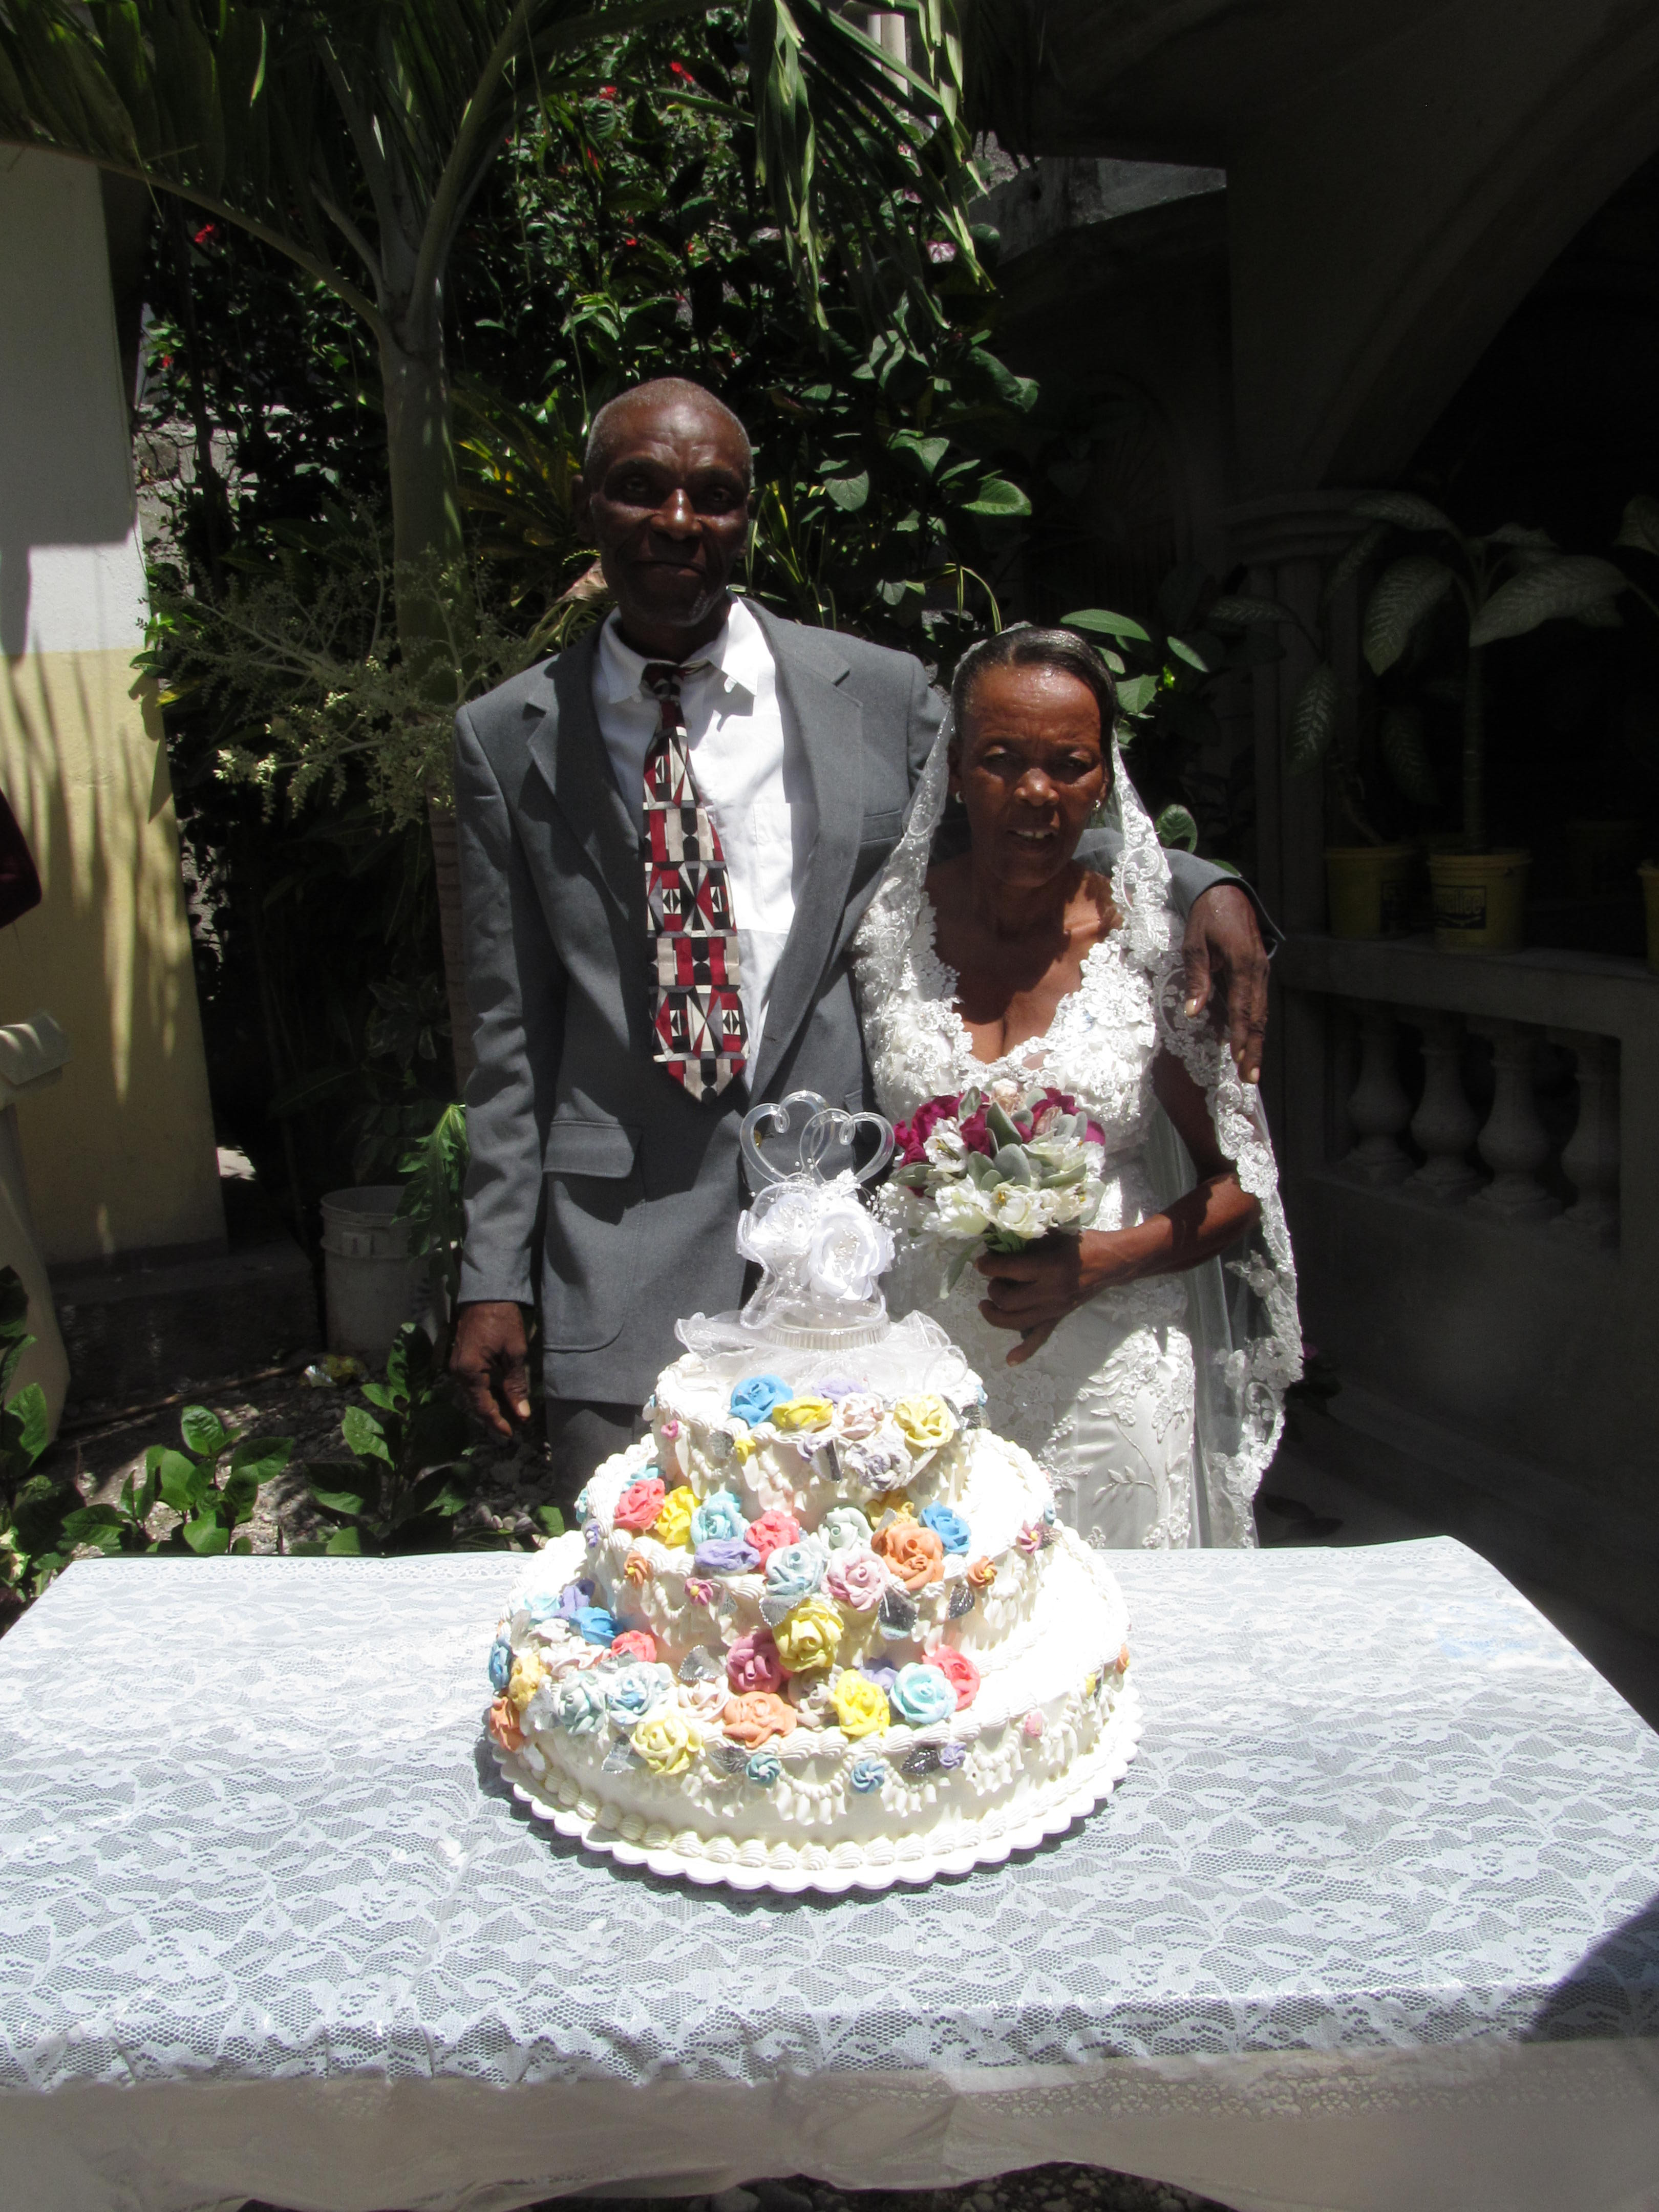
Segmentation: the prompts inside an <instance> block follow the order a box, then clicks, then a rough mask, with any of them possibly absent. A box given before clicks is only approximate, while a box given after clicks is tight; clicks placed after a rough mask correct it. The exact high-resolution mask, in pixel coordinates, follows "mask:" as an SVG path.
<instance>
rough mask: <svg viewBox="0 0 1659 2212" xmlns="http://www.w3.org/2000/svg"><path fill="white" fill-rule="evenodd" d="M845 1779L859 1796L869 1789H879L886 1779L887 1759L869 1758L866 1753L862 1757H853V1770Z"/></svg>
mask: <svg viewBox="0 0 1659 2212" xmlns="http://www.w3.org/2000/svg"><path fill="white" fill-rule="evenodd" d="M847 1779H848V1781H849V1782H850V1783H851V1784H852V1785H853V1787H854V1790H857V1791H858V1792H859V1793H860V1796H863V1795H864V1794H865V1793H866V1791H868V1790H879V1789H880V1787H881V1785H882V1784H883V1783H884V1782H885V1781H886V1779H887V1761H886V1760H885V1759H871V1758H870V1757H868V1756H867V1755H866V1757H865V1758H863V1759H854V1761H853V1771H852V1772H851V1773H850V1774H849V1775H848V1778H847Z"/></svg>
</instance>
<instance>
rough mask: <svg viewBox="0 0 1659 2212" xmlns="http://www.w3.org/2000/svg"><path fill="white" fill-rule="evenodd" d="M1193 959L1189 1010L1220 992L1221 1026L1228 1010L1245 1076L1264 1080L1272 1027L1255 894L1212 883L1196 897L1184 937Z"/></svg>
mask: <svg viewBox="0 0 1659 2212" xmlns="http://www.w3.org/2000/svg"><path fill="white" fill-rule="evenodd" d="M1181 950H1182V957H1183V958H1184V959H1185V961H1186V963H1187V1012H1188V1013H1189V1014H1191V1015H1193V1016H1194V1017H1196V1016H1198V1015H1200V1014H1201V1013H1202V1012H1204V1010H1205V1008H1206V1006H1209V1005H1210V1003H1211V1000H1212V998H1214V997H1215V994H1216V993H1217V992H1218V991H1219V992H1220V994H1221V996H1220V997H1219V998H1218V999H1217V1000H1216V1006H1215V1012H1214V1015H1213V1016H1212V1018H1213V1020H1214V1022H1215V1025H1216V1027H1217V1029H1218V1030H1219V1029H1220V1028H1221V1027H1222V1026H1223V1021H1222V1016H1223V1013H1224V1012H1225V1028H1226V1032H1227V1041H1228V1042H1229V1044H1230V1045H1231V1048H1232V1054H1233V1061H1234V1064H1235V1066H1237V1069H1238V1074H1239V1080H1240V1081H1241V1082H1243V1083H1260V1082H1261V1045H1262V1040H1263V1038H1264V1037H1265V1036H1267V946H1266V945H1263V943H1262V942H1261V931H1260V930H1259V929H1258V928H1257V927H1256V921H1255V907H1254V906H1252V905H1251V903H1250V900H1249V894H1248V893H1247V892H1245V891H1242V890H1238V889H1237V886H1236V885H1234V884H1211V886H1210V888H1209V890H1206V891H1201V892H1200V894H1199V896H1197V897H1196V898H1195V899H1194V901H1193V905H1192V911H1191V913H1190V914H1188V916H1187V934H1186V937H1185V938H1184V939H1183V940H1182V947H1181Z"/></svg>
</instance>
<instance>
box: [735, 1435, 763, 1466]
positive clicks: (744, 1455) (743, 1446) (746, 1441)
mask: <svg viewBox="0 0 1659 2212" xmlns="http://www.w3.org/2000/svg"><path fill="white" fill-rule="evenodd" d="M759 1449H760V1446H759V1445H758V1444H757V1443H756V1441H755V1439H754V1437H747V1436H744V1437H732V1450H733V1451H734V1452H735V1453H736V1454H737V1455H738V1460H739V1461H740V1462H741V1461H743V1460H746V1459H752V1458H753V1457H754V1455H755V1454H756V1453H757V1451H758V1450H759Z"/></svg>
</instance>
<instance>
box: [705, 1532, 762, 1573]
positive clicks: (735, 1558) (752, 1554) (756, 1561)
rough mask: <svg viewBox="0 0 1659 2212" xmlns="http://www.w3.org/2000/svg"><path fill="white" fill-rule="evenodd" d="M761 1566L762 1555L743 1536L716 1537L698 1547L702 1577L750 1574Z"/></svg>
mask: <svg viewBox="0 0 1659 2212" xmlns="http://www.w3.org/2000/svg"><path fill="white" fill-rule="evenodd" d="M696 1565H697V1572H698V1573H699V1574H700V1575H742V1574H748V1573H749V1572H750V1571H752V1570H753V1569H754V1568H756V1567H757V1566H759V1565H760V1553H758V1552H757V1551H756V1549H755V1547H754V1546H753V1545H752V1544H749V1543H745V1542H744V1539H743V1538H742V1537H741V1536H716V1537H714V1539H713V1540H712V1541H710V1542H708V1543H707V1544H699V1545H698V1547H697V1560H696Z"/></svg>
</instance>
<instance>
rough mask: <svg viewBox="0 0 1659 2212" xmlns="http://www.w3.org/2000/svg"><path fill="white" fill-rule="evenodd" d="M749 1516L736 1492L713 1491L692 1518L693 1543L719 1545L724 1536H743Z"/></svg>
mask: <svg viewBox="0 0 1659 2212" xmlns="http://www.w3.org/2000/svg"><path fill="white" fill-rule="evenodd" d="M748 1526H749V1516H748V1515H747V1514H746V1513H745V1512H744V1510H743V1501H742V1499H741V1498H739V1497H738V1494H737V1492H736V1491H734V1490H713V1491H710V1492H709V1493H708V1497H707V1498H704V1499H703V1501H702V1504H701V1505H700V1506H698V1508H697V1510H696V1512H695V1513H694V1514H693V1515H692V1516H691V1541H692V1542H693V1543H694V1544H714V1543H717V1542H718V1541H720V1538H721V1537H722V1536H741V1535H742V1534H743V1532H744V1529H745V1528H747V1527H748Z"/></svg>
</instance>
